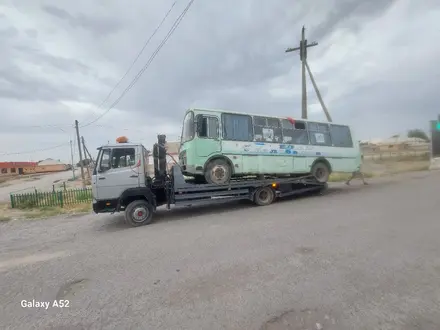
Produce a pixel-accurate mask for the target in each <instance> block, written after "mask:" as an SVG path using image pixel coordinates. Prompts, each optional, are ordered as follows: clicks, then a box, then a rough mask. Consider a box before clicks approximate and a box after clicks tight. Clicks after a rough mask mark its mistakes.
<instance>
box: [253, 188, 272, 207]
mask: <svg viewBox="0 0 440 330" xmlns="http://www.w3.org/2000/svg"><path fill="white" fill-rule="evenodd" d="M274 200H275V192H274V191H273V189H272V188H271V187H261V188H258V189H257V190H255V193H254V203H255V204H257V205H258V206H266V205H269V204H272V202H273V201H274Z"/></svg>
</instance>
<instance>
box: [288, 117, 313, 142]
mask: <svg viewBox="0 0 440 330" xmlns="http://www.w3.org/2000/svg"><path fill="white" fill-rule="evenodd" d="M281 125H282V127H283V142H284V143H290V144H302V145H307V144H310V143H309V136H308V134H307V131H306V124H305V122H302V121H295V125H293V124H292V123H291V122H290V121H288V120H287V119H283V120H282V121H281Z"/></svg>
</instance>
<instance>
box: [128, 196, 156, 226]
mask: <svg viewBox="0 0 440 330" xmlns="http://www.w3.org/2000/svg"><path fill="white" fill-rule="evenodd" d="M153 212H154V210H153V206H152V205H151V204H150V203H148V202H147V201H146V200H136V201H133V202H131V203H130V204H128V206H127V208H126V209H125V222H126V223H128V224H129V225H130V226H133V227H139V226H144V225H149V224H150V223H152V222H153Z"/></svg>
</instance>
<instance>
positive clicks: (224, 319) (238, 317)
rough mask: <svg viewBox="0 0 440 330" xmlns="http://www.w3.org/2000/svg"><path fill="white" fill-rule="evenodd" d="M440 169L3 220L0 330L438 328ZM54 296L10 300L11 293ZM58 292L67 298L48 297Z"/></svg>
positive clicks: (20, 296) (0, 226)
mask: <svg viewBox="0 0 440 330" xmlns="http://www.w3.org/2000/svg"><path fill="white" fill-rule="evenodd" d="M439 187H440V171H437V172H433V173H415V174H410V175H405V176H400V177H395V178H390V179H384V180H380V181H379V180H376V181H371V183H370V185H369V186H363V185H361V184H360V183H359V182H353V184H352V186H351V187H346V186H344V185H341V184H336V185H332V187H331V189H330V190H329V192H328V193H326V194H325V195H324V196H308V197H303V198H299V199H296V200H286V201H281V202H278V203H276V204H273V205H270V206H266V207H255V206H249V205H243V204H228V205H227V206H216V207H205V208H202V209H190V208H187V209H185V210H175V211H174V212H169V211H168V212H166V211H162V212H160V213H159V214H158V216H157V220H158V221H157V222H156V223H154V224H153V225H150V226H146V227H141V228H130V227H127V226H126V225H124V223H123V222H122V221H121V217H120V216H116V215H113V216H110V215H88V216H85V217H84V216H83V217H71V218H54V219H47V220H41V221H29V220H28V221H13V222H9V223H3V224H0V304H1V308H0V329H23V330H24V329H167V330H172V329H191V330H195V329H207V330H215V329H241V330H242V329H324V330H327V329H338V330H345V329H350V330H351V329H356V330H363V329H368V330H371V329H384V330H385V329H399V330H400V329H402V330H410V329H423V330H431V329H432V330H434V329H436V330H437V329H440V239H439V235H440V216H439V212H440V194H439V192H440V188H439ZM33 299H34V300H36V301H44V302H50V303H51V307H49V308H48V309H44V308H32V307H30V308H28V307H21V301H22V300H26V301H32V300H33ZM54 300H58V301H60V300H69V307H65V308H57V307H52V304H53V301H54Z"/></svg>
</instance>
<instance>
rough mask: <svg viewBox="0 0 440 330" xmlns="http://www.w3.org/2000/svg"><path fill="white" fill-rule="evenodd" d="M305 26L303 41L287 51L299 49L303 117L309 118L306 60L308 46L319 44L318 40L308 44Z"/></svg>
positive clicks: (302, 34) (302, 35)
mask: <svg viewBox="0 0 440 330" xmlns="http://www.w3.org/2000/svg"><path fill="white" fill-rule="evenodd" d="M305 30H306V29H305V27H304V26H303V27H302V30H301V41H300V43H299V47H295V48H287V49H286V53H290V52H295V51H297V50H299V58H300V60H301V83H302V116H301V117H302V118H303V119H307V87H306V61H307V48H308V47H314V46H317V45H318V43H317V42H312V43H311V44H307V39H306V37H305V34H306V32H305Z"/></svg>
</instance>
